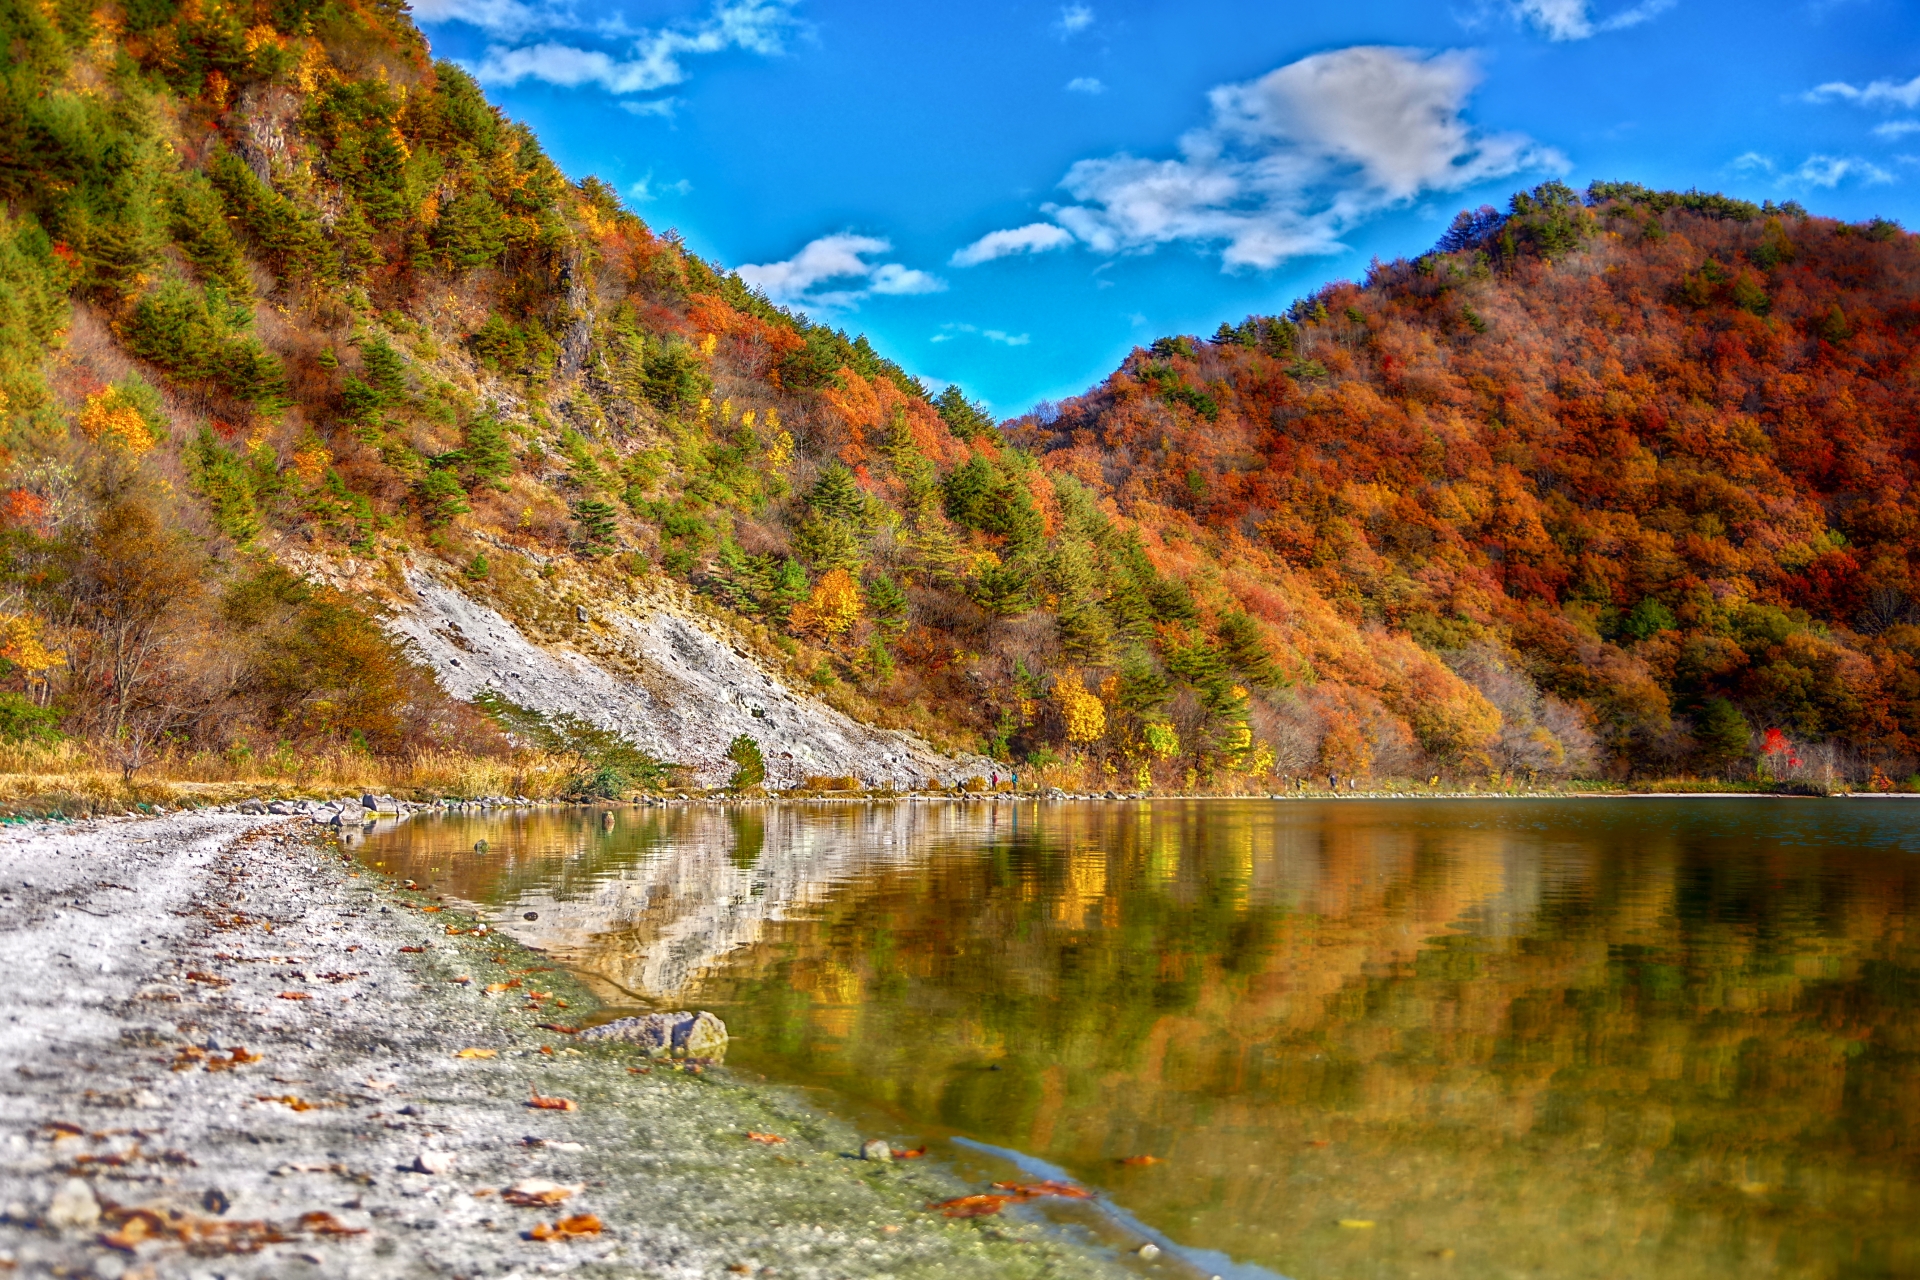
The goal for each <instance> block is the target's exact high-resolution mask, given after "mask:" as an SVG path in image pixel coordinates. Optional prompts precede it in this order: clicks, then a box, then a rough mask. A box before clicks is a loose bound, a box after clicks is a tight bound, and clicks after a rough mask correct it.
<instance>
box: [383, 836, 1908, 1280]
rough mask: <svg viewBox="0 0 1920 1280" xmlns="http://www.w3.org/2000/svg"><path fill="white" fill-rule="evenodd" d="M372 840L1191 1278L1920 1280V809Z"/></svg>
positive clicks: (797, 1077) (573, 962) (410, 865)
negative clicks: (1050, 1183) (1007, 1171)
mask: <svg viewBox="0 0 1920 1280" xmlns="http://www.w3.org/2000/svg"><path fill="white" fill-rule="evenodd" d="M480 839H485V840H486V841H488V842H489V848H488V850H487V851H486V852H484V853H476V852H473V845H474V842H475V841H477V840H480ZM357 848H358V850H359V853H360V856H362V857H363V858H365V859H366V860H367V861H368V862H370V863H373V864H376V865H378V866H380V867H381V868H382V869H384V870H385V871H387V872H389V873H392V874H395V875H399V876H404V877H411V878H413V879H415V880H417V881H419V882H420V883H421V884H422V885H427V886H431V887H432V888H433V889H434V890H435V891H437V892H441V893H446V894H450V895H453V896H455V897H457V898H461V899H466V900H468V901H470V902H473V903H475V904H479V905H480V906H481V907H483V908H484V909H485V912H486V913H487V914H488V916H489V918H490V919H492V920H493V921H495V922H496V923H497V927H498V928H500V929H501V930H503V931H506V932H508V933H510V934H511V935H512V936H514V937H516V938H518V939H519V940H521V941H523V942H526V943H528V944H529V945H532V946H535V947H539V948H541V949H543V950H546V951H548V952H550V953H551V954H552V955H553V956H554V957H555V958H556V959H557V960H558V961H561V962H564V963H565V964H567V965H568V966H570V967H572V968H573V969H574V970H575V971H577V972H579V973H580V974H581V975H582V976H583V977H585V978H587V979H588V980H589V982H590V983H591V984H592V985H593V986H594V987H595V988H596V989H597V990H599V991H600V993H601V994H602V995H603V997H605V998H606V999H607V1000H608V1001H609V1002H610V1003H612V1004H614V1005H615V1006H617V1007H619V1008H620V1009H621V1010H622V1011H637V1010H639V1009H643V1008H679V1007H687V1008H705V1009H712V1010H713V1011H714V1012H716V1013H718V1014H719V1015H720V1016H721V1017H722V1018H724V1019H725V1020H726V1022H727V1025H728V1028H729V1030H730V1031H731V1033H732V1035H733V1046H732V1049H731V1051H730V1053H729V1057H728V1065H729V1067H733V1068H741V1069H745V1070H747V1071H752V1072H758V1073H761V1074H764V1075H766V1076H767V1077H770V1078H771V1079H773V1080H776V1081H780V1082H783V1083H788V1084H792V1085H798V1086H802V1087H804V1088H806V1089H809V1090H811V1091H813V1097H814V1098H815V1100H816V1101H818V1102H819V1103H820V1104H821V1105H823V1106H826V1107H828V1108H829V1109H839V1110H841V1111H842V1112H843V1113H845V1114H848V1115H850V1116H853V1117H855V1118H856V1119H858V1120H859V1121H860V1122H861V1123H862V1125H863V1127H864V1128H865V1129H866V1130H868V1131H870V1132H874V1133H878V1134H884V1135H885V1136H889V1137H892V1138H894V1139H895V1140H896V1145H919V1144H920V1143H921V1142H930V1143H931V1144H932V1145H933V1155H934V1156H935V1157H941V1156H942V1155H943V1154H945V1155H947V1156H950V1157H951V1158H955V1159H959V1160H962V1161H965V1160H967V1159H969V1158H972V1156H974V1155H977V1154H978V1153H979V1152H980V1151H981V1148H980V1147H979V1146H974V1145H969V1144H985V1145H986V1146H987V1147H989V1148H995V1149H1000V1150H1002V1151H1004V1152H1005V1153H1008V1156H1009V1158H1012V1157H1013V1153H1018V1154H1019V1155H1020V1156H1021V1157H1025V1158H1029V1159H1031V1160H1034V1161H1040V1162H1045V1163H1046V1164H1049V1165H1052V1166H1057V1167H1059V1168H1061V1169H1064V1170H1065V1171H1066V1172H1067V1173H1068V1174H1070V1175H1071V1176H1072V1177H1074V1178H1076V1179H1078V1180H1080V1181H1082V1182H1084V1183H1085V1184H1087V1185H1088V1186H1090V1187H1093V1188H1096V1189H1098V1190H1099V1191H1100V1192H1101V1193H1103V1197H1104V1198H1105V1199H1107V1200H1109V1201H1110V1202H1111V1203H1112V1204H1113V1205H1115V1206H1117V1207H1118V1209H1120V1210H1122V1211H1124V1213H1126V1214H1128V1215H1131V1217H1132V1218H1133V1219H1136V1220H1137V1221H1138V1222H1139V1223H1140V1224H1142V1225H1144V1227H1146V1228H1147V1229H1149V1230H1150V1231H1151V1232H1154V1233H1157V1235H1158V1236H1159V1237H1160V1238H1163V1239H1164V1240H1166V1241H1167V1242H1168V1244H1169V1245H1170V1246H1183V1247H1184V1249H1185V1250H1191V1251H1205V1252H1190V1253H1186V1254H1185V1256H1186V1257H1188V1258H1190V1259H1191V1260H1193V1261H1194V1262H1195V1263H1197V1265H1198V1266H1199V1267H1200V1269H1201V1271H1202V1272H1203V1273H1206V1274H1229V1273H1233V1274H1237V1275H1242V1276H1248V1277H1258V1276H1265V1275H1284V1276H1289V1277H1295V1278H1297V1280H1319V1278H1322V1277H1325V1278H1328V1280H1332V1278H1335V1277H1341V1278H1345V1277H1354V1278H1358V1277H1389V1276H1391V1277H1408V1276H1461V1277H1466V1276H1472V1277H1476V1278H1478V1277H1504V1276H1528V1277H1551V1278H1555V1280H1557V1278H1560V1277H1595V1278H1596V1280H1598V1278H1601V1277H1604V1278H1606V1280H1618V1278H1620V1277H1628V1276H1634V1277H1696V1276H1697V1277H1709V1276H1711V1277H1716V1278H1724V1277H1727V1276H1734V1275H1737V1276H1742V1277H1754V1276H1768V1277H1772V1276H1780V1277H1836V1278H1838V1277H1846V1278H1849V1280H1852V1278H1865V1277H1877V1276H1915V1275H1920V804H1913V803H1906V802H1901V801H1890V800H1869V799H1860V800H1792V801H1788V800H1747V799H1708V800H1702V799H1595V800H1488V801H1471V800H1462V801H1448V800H1433V801H1422V800H1381V801H1369V800H1342V801H1216V800H1193V801H1180V800H1167V801H1153V802H1137V803H1136V802H1063V803H1036V802H1033V801H1025V802H1021V803H1014V802H1011V801H1002V802H1000V803H998V804H995V803H991V802H984V801H977V802H959V803H946V802H914V801H898V802H889V803H877V804H814V805H807V804H779V805H771V804H770V805H742V806H704V805H693V806H678V807H671V808H660V807H656V808H636V809H616V810H611V811H609V812H608V813H607V814H605V815H603V814H602V813H601V812H600V811H591V810H554V811H534V812H529V813H518V814H505V815H501V816H497V817H477V816H465V815H461V816H447V817H436V818H429V819H424V820H415V821H412V822H409V823H405V824H403V825H401V826H399V827H397V828H394V829H392V830H390V831H385V832H380V833H376V834H375V835H374V836H373V837H372V838H370V839H369V840H367V841H365V842H363V843H361V844H359V845H358V846H357ZM528 912H533V913H535V914H536V916H537V919H535V920H532V921H529V920H527V919H525V918H524V917H525V915H526V913H528ZM1143 1157H1150V1158H1151V1159H1150V1160H1148V1159H1142V1158H1143ZM1123 1162H1126V1163H1123ZM1032 1167H1035V1168H1038V1167H1039V1166H1038V1165H1034V1166H1032ZM1180 1256H1182V1251H1181V1250H1179V1249H1175V1250H1173V1251H1172V1252H1171V1253H1170V1258H1169V1260H1170V1261H1177V1260H1178V1259H1179V1257H1180Z"/></svg>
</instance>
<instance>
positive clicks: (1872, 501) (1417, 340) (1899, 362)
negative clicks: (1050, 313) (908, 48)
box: [1018, 183, 1920, 777]
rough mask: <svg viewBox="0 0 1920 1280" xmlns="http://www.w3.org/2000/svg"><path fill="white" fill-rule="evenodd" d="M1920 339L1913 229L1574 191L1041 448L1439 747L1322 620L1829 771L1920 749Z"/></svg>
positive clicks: (1676, 729) (1157, 376)
mask: <svg viewBox="0 0 1920 1280" xmlns="http://www.w3.org/2000/svg"><path fill="white" fill-rule="evenodd" d="M1917 332H1920V250H1917V248H1916V242H1915V238H1914V237H1913V236H1911V235H1908V234H1906V233H1904V232H1903V231H1901V229H1900V228H1899V227H1897V226H1896V225H1894V224H1892V223H1889V222H1884V221H1877V222H1873V223H1869V224H1866V225H1862V226H1850V225H1847V224H1844V223H1839V222H1835V221H1831V220H1828V219H1822V218H1812V217H1808V216H1807V215H1806V213H1805V211H1804V210H1802V209H1800V208H1799V207H1798V206H1794V205H1787V206H1783V207H1780V208H1774V207H1772V206H1767V207H1755V206H1753V205H1751V204H1746V203H1743V202H1740V201H1735V200H1729V199H1726V198H1724V197H1720V196H1713V195H1702V194H1699V193H1687V194H1674V193H1658V192H1651V191H1647V190H1644V189H1642V188H1639V187H1635V186H1632V185H1628V184H1604V183H1602V184H1595V185H1594V186H1593V187H1592V188H1591V189H1590V190H1589V191H1588V192H1587V193H1586V195H1585V197H1584V198H1581V197H1579V196H1576V195H1575V194H1574V193H1573V192H1572V191H1569V190H1567V189H1566V188H1565V187H1563V186H1560V185H1558V184H1550V185H1548V186H1545V187H1541V188H1539V189H1537V190H1535V191H1533V192H1531V193H1523V194H1521V195H1517V196H1515V197H1514V199H1513V202H1512V206H1511V209H1510V211H1509V212H1508V213H1506V214H1501V213H1498V212H1496V211H1495V210H1492V209H1481V210H1480V211H1478V212H1477V213H1471V214H1462V215H1460V218H1459V219H1458V220H1457V221H1456V223H1455V225H1454V228H1453V230H1452V231H1451V232H1450V233H1449V234H1448V235H1447V236H1446V237H1445V238H1444V239H1443V241H1442V242H1441V244H1440V245H1439V246H1438V247H1437V248H1436V249H1435V250H1434V251H1433V252H1431V253H1429V254H1426V255H1424V256H1422V257H1420V258H1418V259H1416V260H1414V261H1412V262H1405V261H1399V262H1393V263H1376V264H1375V266H1374V269H1373V271H1372V272H1371V274H1370V276H1369V278H1368V280H1367V281H1366V283H1365V284H1364V285H1352V284H1345V283H1342V284H1335V285H1332V286H1329V287H1328V288H1326V289H1324V290H1322V291H1320V292H1319V293H1318V294H1316V295H1315V296H1314V297H1312V298H1308V299H1306V300H1304V301H1302V302H1300V303H1298V304H1296V305H1295V306H1294V307H1293V308H1292V310H1291V311H1290V312H1289V313H1288V315H1287V316H1285V317H1271V318H1254V319H1249V320H1247V321H1246V322H1244V323H1242V324H1240V325H1238V326H1228V325H1223V326H1222V327H1221V329H1220V331H1219V332H1218V333H1217V334H1215V335H1214V336H1213V338H1212V339H1211V340H1210V341H1206V342H1199V341H1194V340H1189V339H1184V338H1175V339H1171V340H1164V341H1161V342H1158V343H1155V344H1154V345H1153V349H1152V350H1150V351H1138V352H1136V353H1135V354H1134V356H1133V357H1132V358H1131V359H1130V360H1129V361H1128V362H1127V364H1126V366H1125V367H1124V368H1123V369H1121V370H1120V371H1119V372H1117V373H1116V374H1114V376H1113V377H1112V378H1110V379H1109V380H1108V381H1107V382H1106V384H1105V385H1103V386H1102V387H1100V388H1099V389H1098V390H1096V391H1094V392H1092V393H1090V394H1088V395H1086V396H1084V397H1081V398H1079V399H1077V400H1075V401H1073V402H1071V403H1069V404H1067V405H1064V406H1062V407H1061V409H1060V411H1059V413H1058V415H1057V416H1053V415H1049V416H1048V419H1047V420H1045V421H1041V420H1039V419H1033V420H1029V421H1028V422H1027V423H1026V424H1025V425H1024V427H1023V429H1022V430H1021V431H1020V432H1019V435H1018V438H1019V439H1020V440H1021V441H1022V443H1023V444H1025V445H1026V446H1027V447H1028V448H1030V449H1033V450H1035V451H1036V452H1038V453H1040V454H1041V455H1042V456H1043V457H1044V458H1045V459H1046V465H1047V466H1048V467H1049V468H1050V469H1052V470H1055V471H1057V472H1060V473H1063V474H1068V475H1072V476H1075V477H1077V478H1079V479H1080V480H1081V481H1082V482H1083V483H1085V484H1086V485H1087V486H1088V487H1089V488H1091V489H1093V490H1094V491H1096V492H1098V493H1099V494H1101V495H1103V496H1109V495H1110V496H1111V497H1112V499H1113V500H1115V502H1116V503H1117V505H1118V508H1119V509H1120V510H1121V511H1122V512H1124V513H1125V514H1126V515H1128V516H1130V517H1132V518H1134V519H1136V520H1140V521H1141V522H1142V523H1143V524H1144V525H1149V526H1151V527H1153V528H1155V529H1159V530H1162V531H1167V533H1166V536H1168V538H1169V542H1168V557H1169V558H1168V567H1169V570H1170V571H1172V572H1176V573H1181V574H1189V573H1190V574H1195V575H1201V576H1206V575H1209V574H1218V575H1220V576H1221V578H1222V579H1223V580H1224V581H1226V582H1227V583H1229V584H1231V585H1230V587H1229V589H1230V590H1231V591H1233V592H1234V593H1235V594H1237V595H1238V596H1239V597H1240V598H1241V599H1243V600H1245V601H1247V604H1248V607H1249V609H1250V611H1251V612H1253V613H1254V614H1255V615H1256V616H1257V617H1259V618H1260V619H1261V620H1262V621H1263V622H1265V623H1267V624H1269V625H1270V626H1271V627H1272V628H1273V631H1272V632H1270V634H1272V635H1273V637H1274V639H1275V640H1276V641H1278V642H1279V643H1280V645H1281V646H1282V647H1283V650H1284V651H1287V652H1290V653H1295V654H1300V655H1302V656H1303V657H1306V658H1308V659H1309V661H1311V662H1312V664H1313V665H1315V666H1316V667H1317V668H1318V669H1320V670H1322V672H1323V673H1327V674H1331V673H1332V672H1338V673H1339V675H1341V676H1342V677H1344V678H1345V679H1347V680H1348V681H1350V682H1351V683H1353V684H1354V685H1356V686H1358V687H1361V688H1365V689H1369V690H1372V691H1375V692H1377V693H1378V694H1379V695H1380V696H1381V697H1383V698H1384V699H1386V700H1387V701H1388V702H1389V704H1390V705H1392V706H1394V708H1395V710H1400V709H1401V708H1402V707H1405V708H1406V710H1405V711H1404V713H1403V714H1406V715H1407V716H1408V717H1409V719H1412V720H1414V724H1415V729H1416V733H1417V734H1418V736H1419V737H1420V738H1421V739H1422V741H1423V743H1427V744H1431V739H1430V736H1429V735H1428V734H1426V733H1424V732H1421V731H1420V726H1419V724H1418V721H1417V719H1415V717H1417V716H1418V714H1419V708H1418V705H1417V703H1415V704H1411V705H1409V704H1407V703H1406V702H1404V701H1402V700H1400V699H1398V698H1396V697H1395V694H1394V688H1395V682H1394V681H1393V680H1392V679H1391V677H1390V676H1388V675H1387V674H1386V672H1385V671H1384V669H1383V668H1382V667H1381V665H1380V664H1379V663H1378V662H1377V661H1375V660H1373V655H1372V654H1371V653H1367V654H1365V655H1356V656H1354V657H1350V658H1340V657H1336V656H1334V655H1332V654H1328V653H1326V652H1325V650H1324V649H1322V648H1320V647H1319V644H1318V642H1317V641H1316V639H1315V638H1314V634H1315V632H1316V631H1317V630H1318V629H1319V628H1320V627H1321V626H1323V625H1324V624H1322V623H1321V622H1319V621H1318V616H1319V615H1320V614H1323V613H1328V614H1331V615H1333V616H1335V617H1337V618H1339V619H1341V620H1342V621H1344V622H1346V623H1349V624H1351V625H1353V626H1356V627H1359V628H1361V629H1363V630H1364V631H1370V632H1374V633H1391V634H1395V635H1401V634H1404V635H1406V636H1408V637H1410V638H1411V639H1413V640H1414V641H1416V642H1417V643H1418V644H1419V645H1420V646H1421V647H1422V648H1423V649H1424V650H1425V651H1427V652H1430V653H1433V654H1436V655H1438V656H1440V657H1441V658H1442V659H1443V660H1444V661H1446V662H1447V664H1448V665H1449V666H1450V667H1452V668H1453V669H1454V670H1456V671H1458V672H1460V673H1461V674H1463V675H1466V676H1468V678H1469V679H1472V680H1473V681H1474V682H1475V684H1476V685H1477V686H1478V687H1479V688H1481V689H1482V690H1483V691H1484V692H1487V693H1488V694H1489V695H1490V696H1492V697H1493V698H1494V700H1495V701H1496V702H1498V701H1500V697H1499V694H1498V692H1497V689H1498V687H1499V683H1500V682H1499V681H1498V680H1490V679H1489V678H1488V676H1487V675H1486V674H1484V673H1485V672H1486V671H1487V670H1488V667H1489V664H1504V665H1505V666H1507V667H1508V668H1509V670H1510V671H1511V672H1513V673H1516V674H1519V673H1524V674H1525V675H1526V676H1528V677H1530V678H1531V679H1532V680H1534V681H1535V682H1537V684H1538V685H1539V686H1540V687H1541V688H1542V689H1543V690H1544V691H1545V692H1546V693H1547V694H1548V695H1550V696H1551V697H1554V698H1557V699H1559V700H1561V701H1562V702H1564V703H1567V704H1570V705H1572V706H1574V707H1577V708H1578V709H1579V710H1580V713H1581V717H1582V719H1583V720H1584V721H1585V722H1586V723H1587V724H1588V725H1589V726H1590V727H1591V728H1592V729H1593V731H1594V732H1595V733H1596V734H1597V735H1598V738H1599V748H1600V750H1601V753H1602V755H1603V757H1604V758H1605V759H1606V760H1607V761H1608V762H1609V765H1610V767H1611V768H1613V769H1616V770H1635V771H1638V772H1641V773H1654V774H1658V773H1676V772H1681V771H1691V770H1700V771H1703V772H1706V773H1715V772H1720V771H1732V772H1735V773H1741V772H1745V771H1746V770H1748V769H1749V768H1752V767H1756V766H1757V767H1758V768H1759V769H1762V770H1767V771H1771V772H1772V773H1774V774H1775V775H1776V776H1783V777H1784V776H1789V775H1794V774H1798V775H1803V776H1804V775H1806V774H1809V773H1811V772H1815V771H1824V769H1825V768H1826V766H1827V764H1828V763H1829V762H1830V758H1832V751H1833V750H1836V749H1837V750H1838V751H1839V756H1840V757H1846V759H1844V761H1843V763H1844V766H1845V768H1846V769H1848V770H1851V771H1860V770H1871V769H1872V768H1873V766H1874V765H1876V764H1877V765H1879V766H1880V767H1881V768H1882V769H1883V770H1884V771H1886V772H1888V773H1898V774H1902V775H1904V774H1905V773H1907V772H1910V771H1911V768H1912V762H1913V754H1912V753H1913V752H1914V750H1915V742H1916V734H1920V670H1916V654H1920V627H1916V625H1915V624H1916V623H1917V622H1920V612H1917V611H1916V606H1915V603H1914V599H1913V597H1914V596H1915V595H1916V594H1920V589H1916V586H1915V582H1914V576H1913V575H1914V559H1913V557H1914V552H1915V547H1916V542H1915V538H1916V533H1920V523H1917V521H1920V496H1917V495H1916V493H1915V491H1914V482H1915V479H1916V469H1915V468H1916V457H1915V450H1916V446H1920V358H1917V356H1920V348H1917V347H1916V334H1917ZM1272 583H1283V584H1286V586H1287V587H1288V588H1290V589H1289V590H1285V591H1282V592H1278V593H1276V592H1273V591H1271V590H1269V589H1268V584H1272ZM1242 584H1244V585H1242ZM1849 752H1851V753H1854V754H1853V755H1852V756H1851V757H1848V753H1849Z"/></svg>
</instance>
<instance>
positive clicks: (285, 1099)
mask: <svg viewBox="0 0 1920 1280" xmlns="http://www.w3.org/2000/svg"><path fill="white" fill-rule="evenodd" d="M253 1100H254V1101H255V1102H277V1103H279V1104H280V1105H281V1106H283V1107H285V1108H286V1109H287V1110H289V1111H311V1110H313V1104H312V1103H311V1102H308V1101H307V1100H306V1099H305V1098H296V1097H295V1096H294V1095H293V1094H291V1093H287V1094H282V1095H281V1096H279V1097H277V1098H276V1097H273V1096H271V1095H270V1094H264V1093H256V1094H255V1095H254V1096H253Z"/></svg>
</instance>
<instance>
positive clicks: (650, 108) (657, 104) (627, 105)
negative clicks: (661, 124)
mask: <svg viewBox="0 0 1920 1280" xmlns="http://www.w3.org/2000/svg"><path fill="white" fill-rule="evenodd" d="M620 109H621V110H622V111H625V112H629V113H630V114H632V115H636V116H666V117H670V116H672V115H673V113H674V112H676V111H678V110H679V109H680V99H678V98H648V99H647V100H646V101H644V102H623V103H621V104H620Z"/></svg>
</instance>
